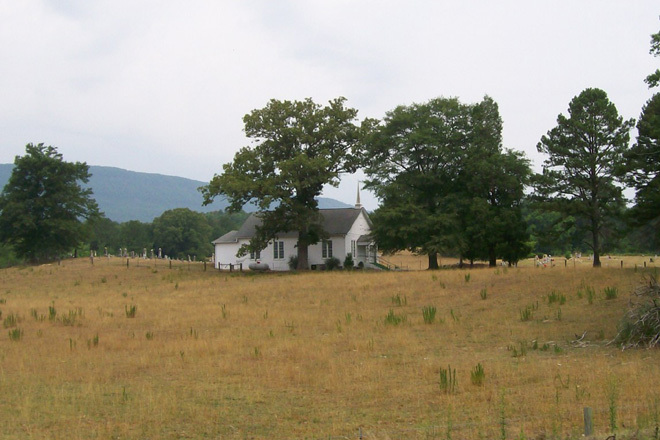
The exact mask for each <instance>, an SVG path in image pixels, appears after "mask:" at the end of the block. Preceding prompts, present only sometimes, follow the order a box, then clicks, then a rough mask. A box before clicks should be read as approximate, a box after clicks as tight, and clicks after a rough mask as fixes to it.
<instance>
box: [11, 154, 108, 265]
mask: <svg viewBox="0 0 660 440" xmlns="http://www.w3.org/2000/svg"><path fill="white" fill-rule="evenodd" d="M25 152H26V154H25V155H24V156H17V157H16V159H15V160H14V168H13V170H12V174H11V176H10V178H9V182H8V183H7V185H6V186H5V187H4V189H3V191H2V194H0V240H1V241H2V242H4V243H7V244H9V245H11V246H12V248H13V250H14V252H15V253H16V254H17V255H18V256H20V257H22V258H25V259H27V260H29V261H32V262H39V261H47V260H51V259H54V258H59V257H60V256H61V255H63V254H65V253H67V252H70V251H71V250H73V249H74V248H76V247H77V246H78V245H79V244H80V243H81V242H82V241H83V240H84V239H85V237H86V235H87V233H88V230H87V228H86V226H85V222H84V221H85V219H90V218H93V217H95V216H97V215H98V207H97V205H96V202H95V201H94V199H93V198H92V190H91V189H90V188H83V187H82V186H81V183H87V182H88V181H89V177H90V174H89V171H88V166H87V164H85V163H80V162H75V163H71V162H65V161H64V160H63V158H62V155H61V154H60V153H58V152H57V149H56V148H54V147H52V146H45V145H44V144H38V145H33V144H27V145H26V147H25Z"/></svg>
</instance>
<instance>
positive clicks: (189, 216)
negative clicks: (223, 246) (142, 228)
mask: <svg viewBox="0 0 660 440" xmlns="http://www.w3.org/2000/svg"><path fill="white" fill-rule="evenodd" d="M210 236H211V227H210V226H209V224H208V222H207V221H206V217H205V216H204V214H202V213H199V212H194V211H191V210H190V209H188V208H177V209H171V210H169V211H165V212H164V213H163V214H162V215H161V216H160V217H156V218H155V219H154V222H153V240H154V243H155V244H156V245H157V246H158V247H160V248H161V250H162V255H163V256H164V255H167V256H168V257H170V258H180V259H185V258H187V257H193V256H196V257H197V258H199V259H200V260H201V259H204V258H206V257H207V256H208V255H210V254H211V251H212V247H211V242H210V240H209V237H210Z"/></svg>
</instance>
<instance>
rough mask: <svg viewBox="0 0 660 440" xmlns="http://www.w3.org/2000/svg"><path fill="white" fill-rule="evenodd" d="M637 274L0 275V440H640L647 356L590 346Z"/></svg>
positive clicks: (648, 414) (73, 263)
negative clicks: (586, 420) (588, 420)
mask: <svg viewBox="0 0 660 440" xmlns="http://www.w3.org/2000/svg"><path fill="white" fill-rule="evenodd" d="M397 258H400V259H401V261H407V262H408V264H407V265H408V266H409V267H410V268H411V269H418V268H423V266H424V261H423V260H422V262H421V263H420V261H419V259H418V257H414V256H410V255H404V256H395V257H392V258H391V260H396V259H397ZM644 261H647V262H648V258H646V259H642V258H641V257H639V258H637V259H634V258H625V259H624V267H623V269H622V268H621V266H620V260H619V259H617V258H612V259H608V258H607V257H606V258H605V259H604V260H603V263H604V265H605V266H607V267H603V268H601V269H599V270H594V269H592V268H591V267H590V264H589V262H588V261H587V260H586V259H584V261H580V262H575V263H573V262H572V261H569V262H568V263H567V264H566V266H564V260H563V259H560V261H557V262H556V266H555V267H547V268H535V267H533V264H532V263H529V262H526V263H525V264H521V265H520V267H519V268H504V267H499V268H495V269H487V268H480V269H462V270H440V271H435V272H429V271H424V270H422V271H419V270H411V271H407V272H364V273H361V272H326V273H322V272H321V273H316V272H310V273H299V274H278V273H267V274H247V273H243V274H238V273H231V274H230V273H222V272H218V271H215V270H212V269H211V268H209V270H208V271H203V270H202V265H201V264H199V263H196V264H195V263H193V264H189V263H180V264H179V265H176V264H175V265H174V267H172V268H170V267H169V266H168V265H167V264H166V263H165V262H163V261H157V262H153V261H145V260H141V261H140V262H139V264H138V262H137V260H132V261H131V263H130V266H129V267H126V262H125V260H121V259H110V260H109V259H101V258H99V259H97V260H96V261H95V262H94V264H93V265H92V264H90V261H89V260H88V259H79V260H67V261H63V262H62V264H61V265H57V264H54V265H44V266H39V267H27V268H12V269H5V270H1V271H0V310H1V311H2V315H1V320H2V321H3V324H4V327H3V328H2V334H1V335H0V437H1V438H3V439H26V438H28V439H29V438H37V439H38V438H48V439H65V438H66V439H90V438H99V439H110V438H115V439H174V438H177V439H178V438H192V439H202V438H208V439H215V438H228V439H244V438H247V439H252V438H258V439H261V438H285V439H294V438H295V439H297V438H315V439H316V438H318V439H322V438H325V439H327V438H333V439H344V438H348V439H357V438H359V437H360V435H361V436H362V438H365V439H415V438H423V439H428V438H438V439H448V438H452V439H478V438H484V439H493V438H498V439H502V438H508V439H521V438H526V439H542V438H546V439H550V438H580V437H581V434H582V433H583V429H584V428H583V408H584V407H591V408H593V411H594V425H595V431H596V438H603V439H604V438H605V437H606V436H607V435H608V434H609V433H610V426H611V424H612V423H615V424H616V426H617V433H618V436H617V438H618V439H621V438H624V439H625V438H633V436H634V435H635V433H637V431H639V432H638V434H637V437H636V438H639V439H641V438H657V432H654V429H656V426H657V425H658V423H659V418H660V386H658V383H660V351H658V350H646V349H635V350H625V351H622V350H621V349H620V348H617V347H616V346H612V345H608V344H607V342H608V341H609V340H611V339H612V338H613V337H614V336H615V334H616V331H617V330H616V329H617V323H618V322H619V320H620V318H621V317H622V315H623V313H624V312H625V310H626V308H627V305H628V300H629V295H630V293H631V292H632V290H633V289H634V287H635V286H636V285H638V284H639V283H640V282H641V281H642V277H643V275H644V273H645V272H646V271H654V270H655V266H654V265H653V264H650V263H647V265H648V267H647V268H646V269H644V268H643V264H644ZM442 264H450V263H448V262H447V261H445V260H443V262H442ZM635 264H637V265H638V269H634V266H635ZM415 265H417V267H415ZM614 289H616V290H614ZM606 292H610V296H614V294H613V292H615V293H616V297H615V298H611V299H607V298H606ZM434 308H435V316H434V319H433V320H432V322H431V315H432V314H433V310H434ZM131 312H134V316H132V317H131V316H129V315H131ZM426 321H429V322H428V323H427V322H426ZM585 332H586V334H585ZM582 335H584V338H582V340H580V341H579V342H576V340H577V339H578V338H579V337H581V336H582ZM479 365H480V366H481V367H482V368H483V375H480V374H479V371H478V366H479ZM654 436H656V437H654Z"/></svg>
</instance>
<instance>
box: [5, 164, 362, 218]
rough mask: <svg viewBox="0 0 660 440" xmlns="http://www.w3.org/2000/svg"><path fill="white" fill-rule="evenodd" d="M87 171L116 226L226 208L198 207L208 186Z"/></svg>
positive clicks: (336, 204) (325, 204)
mask: <svg viewBox="0 0 660 440" xmlns="http://www.w3.org/2000/svg"><path fill="white" fill-rule="evenodd" d="M12 168H13V164H0V188H4V186H5V184H6V183H7V181H8V180H9V176H10V175H11V170H12ZM89 171H90V173H92V177H91V179H90V180H89V187H91V188H92V190H93V191H94V198H95V199H96V202H97V203H98V204H99V208H100V209H101V211H103V212H104V213H105V215H106V217H108V218H109V219H111V220H114V221H116V222H120V223H121V222H125V221H129V220H139V221H141V222H151V221H153V219H154V218H155V217H158V216H160V215H161V214H162V213H163V212H165V211H167V210H168V209H175V208H189V209H191V210H193V211H198V212H211V211H219V210H222V209H225V207H226V206H227V203H226V202H225V201H224V200H218V201H215V202H214V203H213V204H211V205H209V206H202V195H201V194H200V192H199V191H197V188H199V187H200V186H202V185H206V184H207V183H208V182H202V181H197V180H192V179H186V178H183V177H175V176H165V175H162V174H152V173H139V172H135V171H127V170H123V169H121V168H113V167H103V166H90V167H89ZM319 206H320V207H321V208H346V207H348V206H350V205H347V204H346V203H342V202H340V201H337V200H334V199H328V198H320V199H319Z"/></svg>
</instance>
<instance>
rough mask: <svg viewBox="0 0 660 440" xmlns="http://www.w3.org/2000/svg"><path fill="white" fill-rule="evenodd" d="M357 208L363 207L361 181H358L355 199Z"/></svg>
mask: <svg viewBox="0 0 660 440" xmlns="http://www.w3.org/2000/svg"><path fill="white" fill-rule="evenodd" d="M355 209H362V203H360V181H359V180H358V182H357V200H356V201H355Z"/></svg>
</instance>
